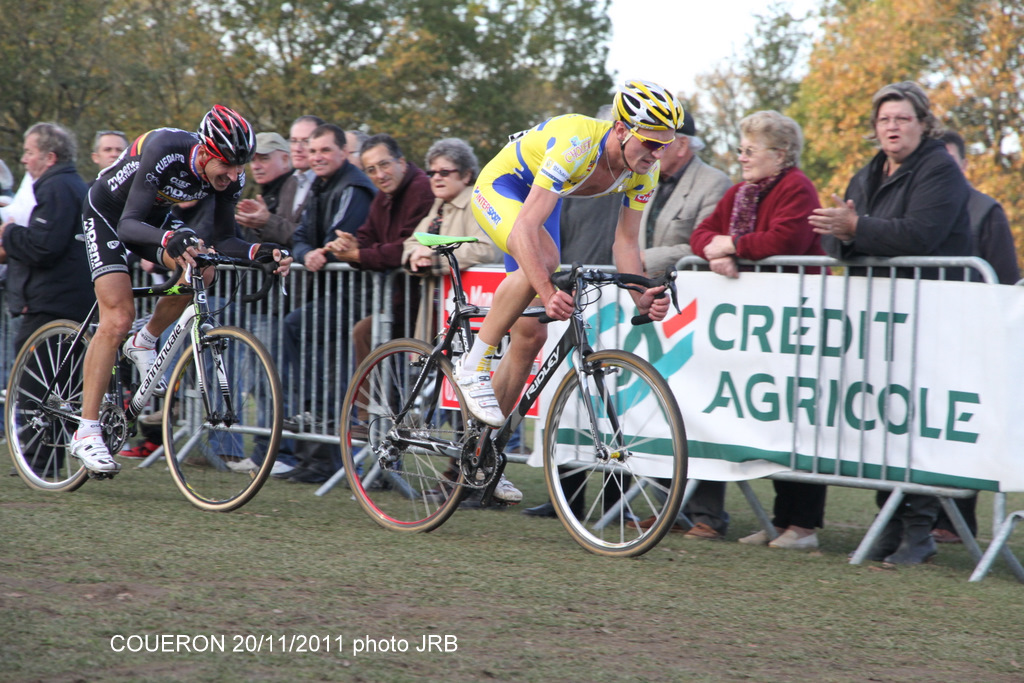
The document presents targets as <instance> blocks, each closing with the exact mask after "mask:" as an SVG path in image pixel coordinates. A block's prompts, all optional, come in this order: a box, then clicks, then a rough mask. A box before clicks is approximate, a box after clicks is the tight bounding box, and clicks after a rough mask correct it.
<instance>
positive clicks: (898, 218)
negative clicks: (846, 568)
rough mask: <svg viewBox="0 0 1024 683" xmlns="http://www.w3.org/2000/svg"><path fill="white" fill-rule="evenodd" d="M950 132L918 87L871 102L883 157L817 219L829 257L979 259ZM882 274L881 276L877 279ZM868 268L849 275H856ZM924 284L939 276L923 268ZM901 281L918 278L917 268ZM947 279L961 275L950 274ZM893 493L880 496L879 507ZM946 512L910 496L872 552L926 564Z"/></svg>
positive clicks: (931, 500)
mask: <svg viewBox="0 0 1024 683" xmlns="http://www.w3.org/2000/svg"><path fill="white" fill-rule="evenodd" d="M943 132H944V130H943V128H942V125H941V124H940V123H939V121H938V119H936V117H935V115H934V114H933V113H932V111H931V103H930V102H929V100H928V95H927V94H926V93H925V92H924V90H922V89H921V86H919V85H918V84H917V83H914V82H913V81H903V82H901V83H891V84H889V85H887V86H885V87H883V88H881V89H880V90H879V91H878V92H876V93H875V95H874V97H873V98H872V100H871V133H870V135H869V138H870V139H873V140H875V142H876V143H877V144H878V147H879V150H878V153H876V154H875V156H874V157H873V158H872V159H871V161H869V162H868V164H867V166H865V167H864V168H862V169H860V170H859V171H858V172H857V173H856V174H855V175H854V176H853V179H852V180H851V181H850V185H849V186H848V187H847V188H846V196H845V197H844V198H843V199H840V198H839V197H837V196H835V195H833V197H832V199H833V203H834V206H832V207H829V208H823V209H819V210H817V211H815V212H814V215H812V216H811V224H812V225H813V226H814V231H815V232H817V233H818V234H820V235H823V237H822V238H821V244H822V246H823V247H824V248H825V251H826V252H828V254H829V255H830V256H834V257H836V258H840V259H851V258H856V257H860V256H973V255H974V253H975V244H974V236H973V234H972V232H971V224H970V215H969V212H968V202H969V200H970V186H969V185H968V184H967V180H966V178H964V175H963V173H962V172H961V170H960V167H959V165H958V164H957V162H956V160H954V159H953V157H952V156H950V154H949V153H948V152H947V151H946V146H945V144H944V143H943V142H941V141H940V140H938V139H936V138H938V136H940V135H941V134H942V133H943ZM878 270H881V269H876V271H875V272H876V274H878ZM859 271H862V269H851V273H852V274H858V272H859ZM920 275H921V277H923V278H937V277H939V272H938V269H936V268H931V269H929V268H923V269H921V270H920ZM897 276H898V277H913V276H914V270H913V269H911V268H901V269H897ZM944 277H945V278H946V279H960V278H962V277H964V275H963V274H961V273H958V272H957V271H956V269H949V270H948V271H947V272H946V273H945V274H944ZM888 496H889V493H888V492H887V491H879V492H877V494H876V501H877V503H878V506H879V507H881V506H882V505H883V504H884V503H885V501H886V499H887V498H888ZM940 509H941V507H940V504H939V499H938V498H935V497H933V496H924V495H919V494H906V495H905V496H904V498H903V502H902V503H901V505H900V506H899V507H898V508H897V510H896V513H895V514H894V515H893V517H892V519H890V520H889V523H888V525H887V526H886V527H885V529H884V530H883V531H882V535H881V536H880V537H879V538H878V540H877V541H875V544H874V546H873V547H872V548H871V550H870V551H869V553H868V559H870V560H876V561H883V562H888V563H890V564H920V563H922V562H927V561H928V560H930V559H931V558H932V557H933V556H934V555H935V553H936V552H937V549H936V547H935V541H934V539H933V538H932V535H931V530H932V527H933V526H934V525H935V522H936V520H937V519H938V514H939V510H940Z"/></svg>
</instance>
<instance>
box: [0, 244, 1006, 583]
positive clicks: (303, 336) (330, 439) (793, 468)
mask: <svg viewBox="0 0 1024 683" xmlns="http://www.w3.org/2000/svg"><path fill="white" fill-rule="evenodd" d="M740 263H741V266H744V267H747V266H749V267H750V268H752V269H753V270H754V271H756V272H761V273H766V272H790V273H796V275H797V276H798V279H799V284H798V286H797V288H796V291H797V292H798V296H799V297H801V298H800V299H799V300H796V301H789V302H786V305H787V306H788V307H790V308H793V309H795V310H796V311H797V313H796V316H795V318H794V320H793V322H794V323H795V324H796V326H797V327H798V328H799V327H800V325H801V324H802V317H801V316H802V315H803V313H802V312H803V311H804V310H805V306H808V305H809V306H811V307H813V306H815V304H816V305H817V307H818V309H822V308H824V307H825V294H824V293H825V292H826V291H838V292H840V293H841V298H842V301H843V304H842V306H841V308H840V309H839V312H838V313H836V315H837V316H847V315H848V314H851V312H852V311H853V309H854V308H855V307H859V308H858V310H866V311H867V312H868V315H870V316H882V317H885V316H892V315H894V314H895V309H894V301H895V284H891V285H890V286H889V294H888V296H887V297H881V298H879V299H878V300H875V299H872V298H871V297H869V298H868V300H867V301H856V302H855V301H851V300H850V294H849V292H850V291H851V283H852V282H854V281H855V280H858V281H861V282H864V281H867V282H869V283H870V282H872V281H877V282H888V283H896V282H899V283H900V287H901V288H902V287H906V286H907V285H908V284H909V285H911V286H912V287H913V292H914V294H913V301H914V302H915V303H914V306H918V305H919V304H918V303H917V302H918V296H919V291H920V289H921V283H922V281H923V280H924V279H940V280H942V279H960V278H959V277H957V276H959V275H961V274H962V273H963V272H965V271H971V272H974V273H977V274H978V276H979V277H980V278H981V279H982V280H983V281H984V282H986V283H995V282H996V281H997V280H996V276H995V273H994V272H993V271H992V268H991V266H989V265H988V263H987V262H985V261H983V260H981V259H978V258H934V257H920V258H917V257H899V258H891V259H865V260H858V261H855V262H840V261H837V260H834V259H831V258H827V257H772V258H769V259H765V260H763V261H759V262H756V263H754V262H743V261H741V262H740ZM677 267H678V268H679V269H680V271H684V270H685V271H695V270H701V269H706V262H704V261H703V260H701V259H698V258H695V257H688V258H686V259H683V260H681V261H680V262H679V263H678V265H677ZM851 268H857V269H863V270H864V273H865V274H864V275H852V274H851ZM826 269H831V270H832V271H833V272H832V273H831V274H827V273H826ZM839 269H842V271H843V272H842V274H836V273H835V271H836V270H839ZM815 271H820V272H815ZM907 274H909V275H910V277H909V278H908V277H897V276H898V275H899V276H906V275H907ZM923 274H927V275H928V276H931V277H924V278H923V277H922V275H923ZM744 276H746V273H744V275H743V276H741V277H744ZM141 277H142V278H144V277H145V276H141ZM680 277H681V278H682V277H683V276H682V275H681V276H680ZM715 277H717V276H715ZM138 282H139V283H140V284H141V280H139V281H138ZM716 282H718V281H716ZM421 283H422V280H421V279H420V278H413V277H409V276H407V275H406V274H405V273H403V272H401V271H394V272H391V273H376V272H364V271H359V270H355V269H352V268H350V267H349V266H347V265H338V264H332V265H329V266H327V267H326V268H325V269H324V270H323V271H322V272H320V273H317V274H310V273H306V272H305V271H304V268H302V267H301V266H295V267H293V269H292V275H291V276H290V277H289V278H288V279H287V282H286V289H287V291H288V296H287V297H286V296H284V295H283V294H282V292H281V291H273V292H272V293H271V295H270V298H269V300H268V301H267V302H266V303H265V304H255V305H250V306H247V307H243V306H241V305H238V304H230V305H227V306H226V307H225V308H224V309H223V310H222V311H220V313H219V314H218V317H219V321H220V322H221V323H222V324H230V325H237V326H240V327H243V328H247V329H251V330H253V331H255V332H256V333H257V334H258V335H259V337H260V338H261V340H262V341H264V343H265V344H266V346H267V347H268V349H270V351H271V353H272V355H273V356H274V359H275V361H276V362H277V364H278V367H279V370H280V372H281V374H282V379H283V385H284V388H285V396H286V403H287V407H286V411H285V412H286V415H292V414H298V413H303V412H305V411H306V410H309V411H310V412H313V413H318V419H316V420H315V421H314V422H313V423H312V424H310V425H308V426H304V427H303V429H301V430H295V431H286V433H285V437H286V438H287V439H289V440H293V441H300V442H301V441H308V442H316V443H323V444H337V442H338V436H337V431H336V426H335V425H336V420H337V417H338V416H339V415H340V413H341V405H342V399H343V397H344V394H345V389H346V387H347V385H348V381H349V379H350V377H351V374H352V371H353V369H354V367H355V362H354V361H355V359H354V358H353V355H352V348H353V344H352V333H353V330H354V328H355V326H356V323H358V322H359V321H360V320H363V319H365V318H368V317H369V318H370V323H369V332H370V336H371V348H372V346H376V345H377V344H379V343H381V342H382V341H385V340H387V339H390V338H395V337H403V336H414V333H413V331H414V327H415V322H416V316H417V312H418V311H417V299H419V298H420V296H419V295H418V292H419V290H420V288H421V286H422V285H421ZM812 283H813V286H811V285H812ZM255 286H256V283H255V282H249V281H248V279H245V280H243V281H242V282H241V283H239V281H238V280H236V279H235V276H234V274H233V273H231V272H225V273H222V274H221V276H220V277H218V279H217V281H216V282H215V284H214V286H213V288H212V291H211V302H212V303H213V304H214V306H218V305H223V304H222V303H220V302H226V301H228V300H229V299H230V300H234V299H237V297H238V295H239V293H241V292H240V291H239V290H240V289H241V290H242V291H245V290H248V289H251V288H254V287H255ZM993 286H998V285H993ZM837 288H838V289H837ZM867 291H869V292H874V291H875V288H874V287H870V286H869V287H868V288H867ZM811 292H818V293H819V295H820V297H821V299H820V300H819V301H818V302H813V301H812V302H810V303H808V302H807V296H806V295H807V293H811ZM686 294H687V295H692V294H693V292H686ZM3 303H4V301H3V292H2V291H0V305H2V304H3ZM427 303H428V304H430V303H432V302H430V301H428V302H427ZM142 305H144V306H151V305H152V301H151V300H147V301H144V303H143V304H142ZM396 306H397V308H396ZM915 312H916V313H919V312H920V311H917V310H915ZM145 313H147V311H145V310H141V309H140V315H144V314H145ZM439 315H440V314H439ZM11 322H12V321H11V319H10V317H9V315H8V313H7V310H6V307H5V306H4V307H3V309H2V313H0V342H2V343H0V371H2V372H3V379H4V380H6V376H7V371H8V370H9V366H10V363H11V362H12V360H13V355H14V350H13V349H11V348H10V346H11V343H10V340H11V338H12V336H13V334H12V331H11ZM396 322H397V323H399V325H398V327H396V326H395V325H396ZM608 333H609V334H613V335H615V337H614V339H613V340H612V341H611V342H609V343H614V344H615V345H616V346H620V347H621V345H622V342H623V340H624V338H628V337H629V336H630V335H629V332H628V331H627V328H624V327H623V326H621V325H620V326H616V327H615V328H614V329H612V330H609V332H608ZM910 334H911V335H912V336H913V344H917V342H918V334H919V331H918V330H917V329H916V327H915V328H914V329H912V330H911V331H910ZM889 341H890V340H888V339H887V340H886V342H887V343H888V342H889ZM606 342H607V339H606ZM598 343H599V342H598ZM606 345H607V344H606ZM286 347H287V348H288V349H289V352H286ZM886 348H887V349H889V348H891V347H886ZM296 350H298V352H299V353H296ZM883 355H885V356H886V357H884V358H882V359H881V360H879V361H878V362H879V363H881V367H882V368H883V372H884V375H885V377H886V378H889V377H891V376H892V374H893V372H894V370H895V369H896V368H898V367H900V366H901V365H906V364H909V365H910V366H911V373H912V374H913V367H914V364H915V363H916V358H914V357H909V358H905V357H900V356H898V355H896V354H894V353H888V352H886V353H884V354H883ZM793 359H794V367H793V372H792V376H793V377H794V378H800V377H801V376H802V373H801V370H803V369H806V368H807V367H808V364H810V365H811V366H813V367H812V372H813V373H814V374H815V375H818V374H820V370H821V367H822V363H823V361H824V354H823V352H822V350H821V349H820V348H819V349H818V350H817V351H816V352H815V353H813V354H809V355H805V354H802V353H795V354H793ZM869 360H870V359H869ZM838 362H839V363H840V364H841V367H843V378H844V379H843V381H847V382H853V381H864V379H865V377H861V378H858V379H852V378H849V377H846V370H845V366H842V363H843V362H844V360H843V359H842V358H840V359H839V360H838ZM865 374H866V370H865ZM670 380H671V377H670ZM4 383H5V384H6V381H5V382H4ZM912 389H913V387H912ZM911 394H913V391H911ZM0 398H2V397H0ZM790 398H791V404H790V405H789V406H788V409H789V410H790V412H791V414H792V415H794V416H795V420H794V422H793V432H792V436H791V439H790V445H789V448H788V453H789V459H788V462H787V463H786V464H787V465H788V469H787V470H786V471H777V472H773V473H771V474H770V475H768V476H769V478H773V479H780V480H791V481H801V482H807V483H816V484H826V485H833V486H847V487H858V488H865V489H875V490H887V491H890V492H891V494H890V496H889V499H888V501H887V502H886V504H885V505H884V506H883V508H882V509H881V510H880V512H879V513H878V515H877V517H876V519H875V521H874V523H873V524H872V525H871V527H870V528H869V530H868V532H867V533H866V535H865V536H864V538H863V540H862V541H861V543H860V545H859V546H858V548H857V550H856V551H855V552H854V554H853V556H852V559H851V562H852V563H853V564H858V563H860V562H862V561H863V560H864V559H865V557H866V555H867V553H868V551H869V549H870V548H871V546H872V545H873V543H874V541H875V540H876V539H877V538H878V537H879V535H880V534H881V532H882V530H883V528H884V527H885V525H886V524H887V523H888V521H889V520H890V519H891V517H892V516H893V513H894V512H895V510H896V508H897V506H898V505H899V503H900V501H901V500H902V498H903V496H904V495H906V494H927V495H935V496H937V497H938V498H939V499H940V501H941V503H942V506H943V508H944V510H945V511H946V513H947V515H948V516H949V518H950V519H951V521H952V522H953V524H954V526H955V528H956V530H957V532H958V534H959V535H960V537H961V538H962V539H963V541H964V545H965V547H966V548H967V550H968V552H969V553H970V554H971V555H972V556H973V557H974V558H975V560H976V561H977V562H978V569H977V570H976V572H975V576H972V580H980V578H981V577H983V576H984V573H985V572H987V571H988V568H989V566H990V565H991V563H992V561H993V560H994V557H995V555H997V554H998V555H1001V556H1002V557H1003V558H1004V559H1005V560H1006V561H1007V563H1008V564H1009V566H1010V568H1011V570H1012V571H1013V573H1014V574H1015V576H1016V577H1017V578H1018V579H1019V580H1021V581H1024V567H1022V566H1021V564H1020V562H1018V561H1017V559H1016V558H1015V557H1014V555H1013V554H1012V553H1011V552H1010V550H1009V548H1007V547H1006V539H1007V538H1008V536H1009V534H1010V532H1011V531H1012V528H1013V524H1014V523H1015V522H1016V521H1017V520H1018V519H1020V518H1024V511H1020V512H1016V513H1013V514H1011V515H1006V511H1005V494H1004V493H1001V492H996V494H995V512H996V514H995V519H994V525H995V526H996V527H997V529H996V530H995V532H994V536H995V539H994V540H993V543H992V545H990V547H989V550H988V552H987V553H986V555H985V557H984V558H983V557H982V553H981V550H980V548H979V547H978V545H977V542H976V540H975V539H974V537H973V535H972V534H971V533H970V531H969V529H968V528H967V525H966V523H965V522H964V519H963V517H962V515H961V514H960V511H959V510H958V509H957V507H956V506H955V505H954V504H953V499H955V498H964V497H967V496H970V495H973V494H974V493H975V491H976V490H975V489H972V488H959V487H955V486H949V485H932V484H927V483H921V482H915V481H912V480H911V471H912V467H911V465H912V463H913V460H914V456H915V454H914V452H913V450H912V448H911V449H909V450H908V451H907V452H896V449H893V448H891V447H890V441H889V440H888V438H886V440H885V441H883V443H882V465H881V467H880V468H878V467H877V466H875V465H873V464H871V462H869V459H868V458H867V457H866V452H865V448H866V446H865V445H864V444H866V443H867V442H866V440H865V428H864V426H863V425H861V429H860V432H859V434H854V435H853V439H854V441H855V442H857V443H859V444H861V445H860V452H859V457H858V458H856V459H855V460H853V461H852V469H851V467H850V465H851V461H850V459H849V458H847V459H841V458H840V457H839V456H840V452H839V451H840V449H841V448H842V446H841V445H840V443H839V440H838V439H837V440H836V443H832V442H830V441H829V440H828V439H826V438H825V436H824V434H823V433H822V430H821V428H820V425H816V426H815V432H814V445H813V449H812V450H813V454H812V456H811V457H810V458H807V457H805V456H802V455H801V454H800V449H799V448H798V432H797V428H798V427H799V426H800V424H799V416H800V415H801V410H800V408H805V409H806V406H800V405H797V404H798V403H799V402H800V398H799V392H796V393H794V394H792V396H791V397H790ZM860 399H861V400H862V401H866V400H867V395H866V394H862V395H861V396H860ZM542 409H543V408H542ZM911 409H912V408H911V407H908V410H911ZM699 419H700V418H699V417H696V416H692V415H690V416H688V423H689V424H693V423H694V422H695V421H697V420H699ZM855 431H856V430H855ZM847 436H849V435H847ZM858 439H859V440H858ZM828 449H831V451H830V450H828ZM158 455H159V454H158V453H155V454H153V456H151V457H150V458H149V459H147V460H146V461H145V462H144V463H143V464H142V465H140V466H146V465H148V464H150V463H151V462H153V461H154V460H155V459H156V458H157V457H158ZM698 455H699V453H698ZM524 460H525V458H518V457H510V461H513V462H515V461H524ZM342 476H344V473H343V472H342V471H340V470H339V471H338V472H337V473H336V474H335V475H334V476H333V477H332V478H331V479H330V480H329V481H328V482H326V483H325V484H323V485H322V486H321V487H320V488H319V489H318V490H317V491H316V493H317V495H323V494H324V493H326V491H327V490H329V489H330V488H331V487H332V486H333V485H334V484H335V483H337V481H338V480H339V479H340V478H341V477H342ZM695 483H696V482H695V481H691V482H690V485H689V486H688V487H687V493H686V498H685V499H686V500H688V499H689V497H690V496H691V494H692V491H693V489H694V487H695ZM737 483H738V484H739V486H740V488H741V489H742V491H743V493H744V495H745V496H746V498H747V500H748V501H749V503H750V505H751V507H752V509H753V510H754V513H755V515H756V516H757V517H758V519H759V520H760V522H761V523H762V525H764V526H765V528H766V531H767V532H768V533H769V535H772V534H773V532H774V529H773V527H772V526H771V522H770V520H769V518H768V515H767V514H766V513H765V511H764V509H763V507H762V506H761V504H760V502H759V501H758V499H757V497H756V496H755V495H754V494H753V492H752V490H751V489H750V486H749V484H748V483H747V482H746V481H738V482H737Z"/></svg>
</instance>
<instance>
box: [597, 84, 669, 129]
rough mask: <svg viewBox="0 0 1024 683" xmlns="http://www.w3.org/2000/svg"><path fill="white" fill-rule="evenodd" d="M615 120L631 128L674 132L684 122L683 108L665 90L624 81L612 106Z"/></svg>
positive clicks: (654, 85)
mask: <svg viewBox="0 0 1024 683" xmlns="http://www.w3.org/2000/svg"><path fill="white" fill-rule="evenodd" d="M612 109H613V110H614V112H615V119H616V120H617V121H622V122H623V123H625V124H626V125H627V126H629V127H630V128H647V129H650V130H675V129H676V128H678V127H679V126H680V124H681V123H682V121H683V107H682V105H680V104H679V102H678V101H677V100H676V98H675V96H674V95H673V94H672V93H671V92H669V91H668V90H666V89H665V88H663V87H661V86H660V85H657V84H656V83H651V82H650V81H641V80H638V79H634V80H629V81H626V83H625V84H624V85H623V86H622V88H620V89H619V91H618V92H617V93H615V100H614V101H613V102H612Z"/></svg>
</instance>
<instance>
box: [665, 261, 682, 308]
mask: <svg viewBox="0 0 1024 683" xmlns="http://www.w3.org/2000/svg"><path fill="white" fill-rule="evenodd" d="M665 287H666V288H667V289H668V291H669V293H670V294H671V295H672V305H673V306H675V308H676V313H682V312H683V311H682V309H681V308H679V290H678V289H677V288H676V269H675V268H672V269H671V270H668V271H666V272H665Z"/></svg>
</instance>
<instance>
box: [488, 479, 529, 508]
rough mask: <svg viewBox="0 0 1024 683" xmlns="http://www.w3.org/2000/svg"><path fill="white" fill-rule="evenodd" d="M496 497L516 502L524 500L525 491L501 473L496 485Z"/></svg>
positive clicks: (504, 501)
mask: <svg viewBox="0 0 1024 683" xmlns="http://www.w3.org/2000/svg"><path fill="white" fill-rule="evenodd" d="M494 497H495V498H497V499H498V500H500V501H502V502H503V503H509V504H512V505H514V504H516V503H518V502H520V501H522V500H523V492H522V491H520V490H519V489H517V488H516V486H515V484H513V483H512V482H510V481H509V480H508V479H506V478H505V475H504V474H503V475H501V479H499V480H498V485H497V486H495V487H494Z"/></svg>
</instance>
